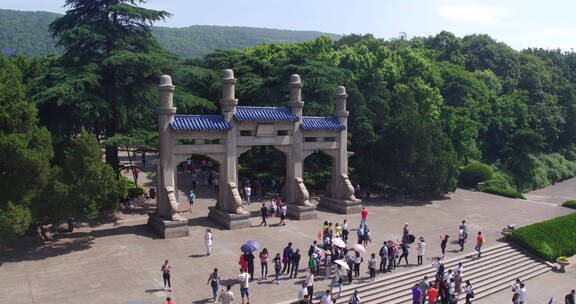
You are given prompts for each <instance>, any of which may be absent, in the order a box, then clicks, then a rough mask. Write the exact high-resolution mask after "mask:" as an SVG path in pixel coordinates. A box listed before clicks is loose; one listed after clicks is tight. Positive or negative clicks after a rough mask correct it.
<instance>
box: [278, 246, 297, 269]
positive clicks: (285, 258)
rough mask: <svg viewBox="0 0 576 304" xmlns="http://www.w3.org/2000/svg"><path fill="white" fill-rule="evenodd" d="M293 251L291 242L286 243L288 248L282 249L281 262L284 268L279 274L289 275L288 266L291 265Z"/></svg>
mask: <svg viewBox="0 0 576 304" xmlns="http://www.w3.org/2000/svg"><path fill="white" fill-rule="evenodd" d="M293 253H294V251H293V250H292V242H289V243H288V246H286V248H284V252H282V262H283V263H284V267H283V268H282V272H281V273H284V272H286V273H290V264H291V263H292V254H293Z"/></svg>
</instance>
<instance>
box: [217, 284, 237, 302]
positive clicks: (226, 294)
mask: <svg viewBox="0 0 576 304" xmlns="http://www.w3.org/2000/svg"><path fill="white" fill-rule="evenodd" d="M230 289H232V285H227V286H226V291H224V289H222V293H220V302H222V304H232V303H234V293H233V292H232V290H230Z"/></svg>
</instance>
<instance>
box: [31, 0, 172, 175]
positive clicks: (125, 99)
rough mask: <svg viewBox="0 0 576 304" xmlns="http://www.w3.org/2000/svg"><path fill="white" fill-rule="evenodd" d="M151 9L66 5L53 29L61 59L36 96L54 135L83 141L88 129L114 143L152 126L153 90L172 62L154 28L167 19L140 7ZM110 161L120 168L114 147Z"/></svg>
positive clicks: (127, 4) (131, 0)
mask: <svg viewBox="0 0 576 304" xmlns="http://www.w3.org/2000/svg"><path fill="white" fill-rule="evenodd" d="M146 2H147V1H145V0H96V1H94V0H68V1H66V6H68V7H69V10H68V11H67V12H66V15H64V16H62V17H60V18H58V19H56V20H55V21H54V22H53V23H52V24H51V25H50V32H51V33H52V35H53V37H54V38H56V39H57V40H58V46H59V47H62V48H63V49H64V50H65V52H64V55H63V56H62V57H60V58H58V59H57V60H55V61H53V62H52V69H51V71H50V72H49V73H48V74H47V75H46V76H45V77H44V78H43V79H42V81H40V82H39V84H38V87H37V88H36V90H35V93H36V95H35V99H36V100H37V101H38V103H39V104H40V110H41V114H43V115H42V117H43V119H44V120H45V121H46V123H47V125H48V126H49V127H50V128H51V130H53V131H54V132H55V133H56V134H57V135H64V136H70V135H74V134H78V133H79V132H80V129H81V128H83V127H85V128H87V129H88V130H91V131H94V132H95V133H98V134H100V133H101V134H104V135H105V136H106V137H112V136H114V135H115V134H116V133H117V132H122V131H123V130H125V129H130V128H136V127H142V126H146V125H149V124H151V121H150V120H151V117H153V114H152V113H154V112H153V111H154V108H155V107H154V106H153V105H154V104H155V103H156V99H155V95H154V91H153V84H155V83H156V81H157V77H158V76H159V75H160V74H162V70H163V69H166V68H167V67H168V66H169V63H170V62H169V60H168V59H167V58H170V56H169V55H168V54H167V53H166V52H165V51H163V50H162V49H161V48H160V47H159V45H158V43H157V42H156V40H155V39H154V38H153V36H152V34H151V33H150V25H151V24H152V22H154V21H158V20H163V19H164V18H165V17H166V16H168V15H169V14H168V13H167V12H164V11H154V10H149V9H145V8H142V7H139V6H138V5H137V4H141V3H146ZM147 114H148V115H147ZM64 116H68V119H65V120H63V119H62V117H64ZM106 161H107V162H108V163H109V164H110V165H112V167H113V168H114V169H116V170H117V169H118V163H119V161H118V151H117V147H116V146H114V145H112V146H107V147H106Z"/></svg>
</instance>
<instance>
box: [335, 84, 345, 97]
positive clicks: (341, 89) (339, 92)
mask: <svg viewBox="0 0 576 304" xmlns="http://www.w3.org/2000/svg"><path fill="white" fill-rule="evenodd" d="M341 95H347V94H346V87H345V86H339V87H337V88H336V96H341Z"/></svg>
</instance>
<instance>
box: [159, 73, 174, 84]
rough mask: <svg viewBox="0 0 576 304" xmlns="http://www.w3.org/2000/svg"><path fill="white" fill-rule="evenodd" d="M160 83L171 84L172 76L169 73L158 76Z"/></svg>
mask: <svg viewBox="0 0 576 304" xmlns="http://www.w3.org/2000/svg"><path fill="white" fill-rule="evenodd" d="M160 85H161V86H171V85H172V78H171V77H170V75H162V76H160Z"/></svg>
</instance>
